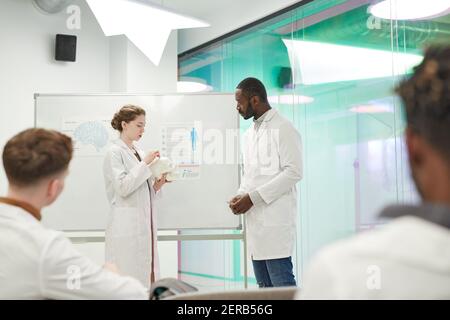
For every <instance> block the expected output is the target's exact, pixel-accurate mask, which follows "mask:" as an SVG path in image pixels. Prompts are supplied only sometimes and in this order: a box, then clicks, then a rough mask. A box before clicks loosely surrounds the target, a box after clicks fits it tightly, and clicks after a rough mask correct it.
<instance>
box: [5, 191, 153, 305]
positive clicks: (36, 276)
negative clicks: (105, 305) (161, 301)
mask: <svg viewBox="0 0 450 320" xmlns="http://www.w3.org/2000/svg"><path fill="white" fill-rule="evenodd" d="M28 207H29V205H27V204H24V203H22V202H18V203H17V201H16V202H15V201H14V200H13V199H9V198H2V199H1V201H0V257H1V258H0V260H1V263H0V299H53V300H57V299H148V298H149V292H148V290H146V288H145V287H144V286H143V285H141V284H140V282H139V281H137V280H135V279H132V278H130V277H123V276H119V275H117V274H115V273H113V272H110V271H108V270H105V269H104V268H102V267H101V266H99V265H97V264H95V263H93V262H92V261H91V260H90V259H88V258H87V257H84V256H82V255H81V254H80V253H79V252H78V251H77V250H76V249H75V248H74V246H73V245H72V243H71V242H70V241H69V240H68V239H67V238H66V237H65V236H64V235H63V233H62V232H58V231H54V230H51V229H48V228H46V227H45V226H43V225H42V224H41V223H40V222H39V218H38V217H37V216H36V215H35V214H36V212H34V211H35V210H34V211H33V209H32V208H31V210H30V208H28Z"/></svg>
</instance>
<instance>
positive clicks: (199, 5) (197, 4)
mask: <svg viewBox="0 0 450 320" xmlns="http://www.w3.org/2000/svg"><path fill="white" fill-rule="evenodd" d="M153 2H155V3H158V4H161V5H163V6H166V7H168V8H171V9H173V10H176V11H177V12H179V13H183V14H186V15H190V16H193V17H196V18H198V19H201V20H204V21H206V22H208V23H209V24H211V27H208V28H197V29H185V30H180V31H179V32H178V52H184V51H186V50H189V49H191V48H193V47H196V46H198V45H201V44H203V43H205V42H208V41H209V40H212V39H214V38H217V37H219V36H221V35H224V34H226V33H228V32H230V31H233V30H236V29H238V28H239V27H242V26H244V25H246V24H249V23H251V22H253V21H256V20H258V19H260V18H263V17H265V16H267V15H269V14H271V13H274V12H276V11H279V10H281V9H284V8H286V7H288V6H290V5H292V4H294V3H297V2H300V1H299V0H153Z"/></svg>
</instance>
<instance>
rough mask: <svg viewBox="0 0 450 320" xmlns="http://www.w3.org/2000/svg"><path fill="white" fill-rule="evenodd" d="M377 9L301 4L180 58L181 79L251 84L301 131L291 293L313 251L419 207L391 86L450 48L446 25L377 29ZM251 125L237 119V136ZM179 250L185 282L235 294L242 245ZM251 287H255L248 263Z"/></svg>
mask: <svg viewBox="0 0 450 320" xmlns="http://www.w3.org/2000/svg"><path fill="white" fill-rule="evenodd" d="M379 2H380V1H368V0H349V1H343V0H334V1H330V0H315V1H303V2H300V3H299V4H298V6H296V7H295V8H292V9H291V10H289V11H287V12H282V13H280V14H279V15H276V16H274V17H271V18H270V19H266V20H264V21H261V22H260V23H257V24H254V25H252V26H250V27H249V28H247V29H245V30H243V31H241V32H238V33H234V34H231V35H230V36H229V37H224V38H223V39H220V40H219V41H217V42H214V43H212V44H211V45H209V46H206V47H201V48H198V49H196V50H193V51H190V52H188V53H185V54H181V55H180V56H179V77H180V79H182V78H184V77H186V78H190V79H199V81H201V82H202V83H207V84H208V85H209V86H211V87H212V88H213V91H216V92H234V90H235V87H236V85H237V84H238V83H239V82H240V81H241V80H242V79H244V78H246V77H249V76H252V77H256V78H259V79H260V80H262V81H263V83H264V84H265V85H266V88H267V90H268V96H269V102H270V104H271V106H272V107H273V108H276V109H277V110H278V111H279V112H281V113H282V114H283V115H284V116H285V117H287V118H288V119H290V120H291V121H292V122H293V123H294V125H295V126H296V128H297V129H298V131H299V132H300V134H301V136H302V141H303V161H304V177H303V179H302V181H301V182H300V183H299V184H298V195H299V197H298V199H299V212H298V221H297V226H298V228H297V229H298V234H297V242H296V243H297V247H296V250H295V252H294V253H293V260H294V261H295V271H296V278H297V281H298V285H299V286H301V285H302V273H303V271H304V269H305V266H306V265H307V263H308V261H309V260H310V258H311V256H312V255H314V253H316V252H317V250H319V249H320V248H321V247H323V246H324V245H326V244H329V243H331V242H333V241H336V240H338V239H341V238H343V237H346V236H350V235H352V234H354V233H355V232H363V231H364V230H366V229H370V228H374V227H376V226H377V225H378V224H379V223H380V222H379V220H378V219H377V215H378V213H379V211H380V209H381V208H383V207H384V206H385V205H387V204H390V203H404V202H408V203H411V202H416V201H418V200H419V198H418V195H417V193H416V190H415V189H414V186H413V184H412V181H411V179H410V175H409V168H408V160H407V156H406V152H405V146H404V142H403V137H402V134H403V129H404V118H403V114H402V111H401V106H400V103H399V100H398V99H397V98H396V96H395V94H394V90H393V88H394V87H395V85H396V83H397V82H398V80H399V79H400V78H402V77H404V76H405V75H407V74H408V73H410V72H411V70H412V68H413V67H414V66H415V65H416V64H418V63H419V62H420V61H421V59H422V55H421V54H422V49H423V48H424V47H425V46H426V45H428V44H431V43H435V42H449V41H450V40H449V39H450V15H449V13H448V11H446V13H445V12H444V13H443V14H439V15H435V16H434V17H433V18H422V19H418V20H400V19H398V20H394V19H385V18H380V17H378V16H375V15H373V14H372V13H373V11H372V10H373V6H374V5H376V4H377V3H379ZM393 2H395V1H393ZM401 10H405V9H402V8H400V7H399V6H396V5H395V3H394V4H391V5H390V7H389V11H388V15H389V16H390V17H400V16H401V14H402V13H403V12H402V11H401ZM230 108H235V106H234V105H231V106H230ZM251 124H252V122H251V120H249V121H243V120H241V124H240V127H241V131H242V132H243V131H244V130H245V129H247V128H248V127H249V126H250V125H251ZM180 249H181V250H180V257H181V259H180V266H179V267H180V276H181V278H182V279H185V280H187V281H191V282H194V283H197V284H200V285H202V286H205V287H207V288H236V287H242V286H243V255H242V244H241V243H240V241H213V242H185V243H182V244H181V248H180ZM249 277H250V286H255V280H254V277H253V273H252V266H251V263H250V261H249Z"/></svg>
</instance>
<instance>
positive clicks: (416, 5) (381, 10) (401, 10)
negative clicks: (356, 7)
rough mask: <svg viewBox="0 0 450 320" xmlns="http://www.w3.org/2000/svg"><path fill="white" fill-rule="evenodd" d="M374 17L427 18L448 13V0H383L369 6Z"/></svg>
mask: <svg viewBox="0 0 450 320" xmlns="http://www.w3.org/2000/svg"><path fill="white" fill-rule="evenodd" d="M369 12H370V13H371V14H372V15H374V16H375V17H378V18H382V19H392V20H419V19H429V18H435V17H439V16H443V15H446V14H448V13H450V1H449V0H426V1H425V0H384V1H381V2H379V3H377V4H374V5H372V6H370V8H369Z"/></svg>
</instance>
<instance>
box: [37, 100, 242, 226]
mask: <svg viewBox="0 0 450 320" xmlns="http://www.w3.org/2000/svg"><path fill="white" fill-rule="evenodd" d="M125 104H136V105H139V106H141V107H143V108H144V109H145V110H146V113H147V115H146V121H147V125H146V128H145V133H144V137H143V138H142V139H141V141H139V142H138V143H137V144H138V146H139V147H140V148H141V149H143V150H144V151H145V152H147V151H149V150H157V149H158V150H161V146H162V132H164V130H163V128H164V127H167V126H166V125H172V124H174V123H175V124H176V123H184V124H185V123H194V122H195V123H197V124H199V123H200V124H201V128H202V130H203V135H199V139H198V142H199V144H200V145H202V146H203V149H205V150H207V149H208V145H207V144H208V142H212V140H209V139H210V138H211V137H209V138H205V133H206V132H209V133H211V132H212V133H217V134H218V135H217V136H219V137H220V136H222V137H223V139H224V140H226V137H227V132H228V134H229V133H230V132H238V126H239V119H238V114H237V112H236V109H235V107H234V106H235V101H234V96H233V95H232V94H188V95H178V94H173V95H70V94H69V95H63V94H60V95H58V94H36V95H35V125H36V127H43V128H49V129H55V130H60V131H63V132H65V133H67V134H69V135H72V136H74V134H70V130H69V129H70V127H71V126H74V127H75V126H77V125H79V124H80V123H87V122H89V123H92V122H96V123H97V124H98V123H99V122H102V120H103V122H102V124H103V126H104V127H105V128H106V127H110V125H109V121H110V120H111V118H112V116H113V114H114V113H115V112H116V111H117V110H118V109H119V108H120V107H121V106H123V105H125ZM78 128H79V126H78ZM68 130H69V131H68ZM108 130H111V131H110V132H108V134H109V137H108V142H107V145H105V143H106V141H104V140H102V139H103V138H102V137H104V136H100V138H98V139H97V140H96V142H95V144H92V145H90V144H89V143H86V144H83V143H80V142H79V141H77V142H76V146H79V147H80V148H79V149H78V148H77V149H76V150H75V152H74V158H73V160H72V162H71V164H70V168H69V170H70V173H69V176H68V178H67V179H66V183H65V189H64V192H63V193H62V195H61V196H60V197H59V199H58V200H57V201H56V202H55V203H54V204H52V205H51V206H50V207H48V208H45V209H44V210H43V223H44V224H45V225H46V226H49V227H51V228H54V229H57V230H64V231H91V230H104V229H105V227H106V223H107V216H108V214H109V204H108V201H107V198H106V192H105V186H104V180H103V169H102V168H103V160H104V154H105V152H106V150H107V148H108V147H109V145H110V143H111V139H112V136H111V135H114V138H116V137H118V135H117V133H115V132H113V130H112V129H108ZM103 132H104V131H103ZM72 133H73V132H72ZM95 134H96V135H97V136H98V133H95ZM217 136H216V137H217ZM237 136H238V135H237ZM77 137H78V138H79V136H77ZM202 137H203V138H202ZM203 139H205V141H203ZM230 140H231V139H228V140H227V141H223V148H225V147H226V145H228V147H230V144H231V145H233V144H235V146H233V149H234V151H233V152H234V153H235V156H233V158H234V159H232V161H229V160H230V159H228V161H226V160H225V161H222V162H220V161H217V162H216V163H213V164H211V163H210V162H211V161H209V163H208V164H204V163H203V164H201V165H200V176H199V178H198V179H192V180H180V181H175V182H173V183H170V184H166V185H165V186H164V188H163V197H161V198H160V199H159V200H158V202H157V208H158V210H157V221H158V222H157V224H158V229H160V230H178V229H241V220H240V217H239V216H234V215H233V214H232V213H231V212H230V210H229V208H228V205H227V203H226V201H227V200H229V199H230V198H231V197H232V196H234V195H235V193H236V191H237V189H238V186H239V166H238V161H237V160H236V159H238V158H239V156H238V153H239V146H238V137H237V138H236V139H235V141H230ZM84 142H86V141H84ZM202 142H203V143H202ZM216 143H217V141H216ZM219 145H220V144H219ZM223 150H225V149H223ZM224 154H225V151H224ZM227 156H228V157H230V155H229V154H228V155H227Z"/></svg>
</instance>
